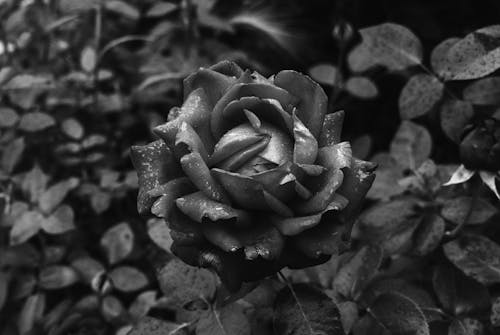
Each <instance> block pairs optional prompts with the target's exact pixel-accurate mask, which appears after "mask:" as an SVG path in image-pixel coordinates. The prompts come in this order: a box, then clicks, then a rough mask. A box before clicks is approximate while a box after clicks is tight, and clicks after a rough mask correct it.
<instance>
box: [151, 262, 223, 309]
mask: <svg viewBox="0 0 500 335" xmlns="http://www.w3.org/2000/svg"><path fill="white" fill-rule="evenodd" d="M157 277H158V283H159V285H160V289H161V290H162V292H163V294H164V295H165V296H166V297H169V298H170V299H171V304H172V306H174V307H177V308H180V307H182V306H184V305H185V304H187V303H189V302H191V301H194V300H197V299H199V298H200V297H201V298H202V299H205V300H207V301H211V300H212V298H213V297H214V295H215V291H216V288H217V278H216V276H215V274H213V273H212V272H210V271H209V270H206V269H201V268H197V267H193V266H190V265H187V264H185V263H183V262H182V261H180V260H178V259H173V260H171V261H170V262H168V263H167V264H166V265H165V266H163V267H162V268H161V270H160V271H159V273H158V276H157Z"/></svg>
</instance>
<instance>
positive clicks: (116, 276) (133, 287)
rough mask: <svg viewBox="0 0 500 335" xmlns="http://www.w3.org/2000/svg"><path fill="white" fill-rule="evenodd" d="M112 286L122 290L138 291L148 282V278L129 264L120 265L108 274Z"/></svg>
mask: <svg viewBox="0 0 500 335" xmlns="http://www.w3.org/2000/svg"><path fill="white" fill-rule="evenodd" d="M108 276H109V278H110V279H111V282H112V283H113V287H115V288H116V289H117V290H119V291H122V292H133V291H138V290H140V289H142V288H144V287H145V286H147V285H148V284H149V280H148V278H147V277H146V275H144V273H142V272H141V271H140V270H138V269H136V268H133V267H131V266H120V267H117V268H114V269H113V270H111V271H110V272H109V274H108Z"/></svg>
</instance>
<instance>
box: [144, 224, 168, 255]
mask: <svg viewBox="0 0 500 335" xmlns="http://www.w3.org/2000/svg"><path fill="white" fill-rule="evenodd" d="M147 226H148V236H149V238H150V239H151V240H152V241H153V242H154V243H155V244H156V245H157V246H159V247H160V248H162V249H163V250H165V251H167V252H169V253H170V252H171V251H170V248H171V247H172V243H173V242H174V241H173V240H172V236H170V228H169V227H168V225H167V223H166V222H165V221H164V220H162V219H156V218H151V219H149V220H148V222H147Z"/></svg>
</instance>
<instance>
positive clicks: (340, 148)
mask: <svg viewBox="0 0 500 335" xmlns="http://www.w3.org/2000/svg"><path fill="white" fill-rule="evenodd" d="M317 164H319V165H322V166H324V167H326V168H329V169H343V168H345V167H351V165H352V149H351V144H350V143H349V142H341V143H337V144H334V145H330V146H327V147H322V148H321V149H319V151H318V160H317Z"/></svg>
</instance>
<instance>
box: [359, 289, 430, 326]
mask: <svg viewBox="0 0 500 335" xmlns="http://www.w3.org/2000/svg"><path fill="white" fill-rule="evenodd" d="M369 312H370V313H371V314H372V315H373V316H374V317H375V319H376V320H378V322H380V323H381V324H382V325H383V326H384V327H385V328H386V329H387V330H389V331H390V332H391V334H392V335H409V334H414V335H429V334H430V330H429V325H428V324H427V321H426V319H425V315H424V313H422V310H421V309H420V307H419V306H418V305H417V304H416V303H415V302H414V301H413V300H411V299H410V298H408V297H406V296H404V295H402V294H399V293H384V294H381V295H380V296H379V297H378V298H377V299H376V300H375V302H374V303H373V305H371V306H370V308H369Z"/></svg>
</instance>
